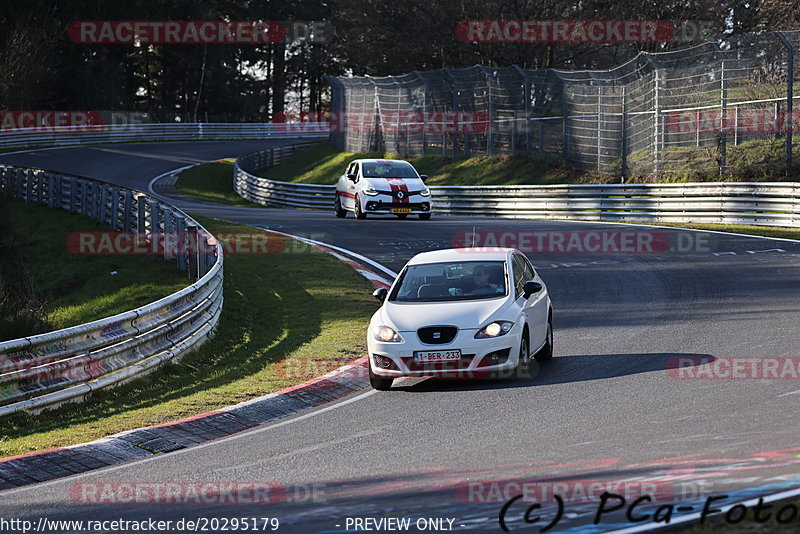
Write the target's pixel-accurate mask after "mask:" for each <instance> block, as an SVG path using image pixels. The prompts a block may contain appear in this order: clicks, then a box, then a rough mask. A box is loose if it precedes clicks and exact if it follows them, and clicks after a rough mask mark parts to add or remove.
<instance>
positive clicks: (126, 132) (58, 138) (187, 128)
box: [0, 122, 328, 148]
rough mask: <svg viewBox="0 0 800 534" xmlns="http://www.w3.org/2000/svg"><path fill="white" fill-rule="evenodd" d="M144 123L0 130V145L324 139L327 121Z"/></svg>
mask: <svg viewBox="0 0 800 534" xmlns="http://www.w3.org/2000/svg"><path fill="white" fill-rule="evenodd" d="M301 126H302V127H297V125H293V124H292V123H161V124H154V123H147V124H125V125H86V126H46V127H34V128H16V129H3V130H0V148H14V147H32V146H66V145H89V144H101V143H128V142H138V143H142V142H151V141H222V140H226V139H245V140H247V139H256V140H259V139H288V138H309V139H312V138H313V139H327V138H328V123H325V122H322V123H302V125H301Z"/></svg>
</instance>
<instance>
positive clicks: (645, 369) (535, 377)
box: [392, 352, 716, 392]
mask: <svg viewBox="0 0 800 534" xmlns="http://www.w3.org/2000/svg"><path fill="white" fill-rule="evenodd" d="M715 360H716V357H714V356H712V355H710V354H695V353H685V352H656V353H633V354H580V355H575V356H561V357H558V356H557V357H555V358H553V359H552V360H550V361H545V362H532V364H531V366H530V377H526V378H495V379H453V378H436V377H432V378H429V379H427V380H423V381H421V382H417V383H415V384H412V385H408V386H401V385H398V386H395V387H393V388H392V389H393V390H399V391H409V392H412V391H413V392H427V391H464V390H482V389H505V388H520V387H531V386H546V385H552V384H566V383H570V382H583V381H587V380H602V379H605V378H615V377H619V376H627V375H635V374H640V373H649V372H653V371H662V372H664V373H665V374H669V375H672V374H679V373H681V372H682V371H681V370H680V369H688V368H691V367H696V366H698V365H704V364H708V363H711V362H714V361H715Z"/></svg>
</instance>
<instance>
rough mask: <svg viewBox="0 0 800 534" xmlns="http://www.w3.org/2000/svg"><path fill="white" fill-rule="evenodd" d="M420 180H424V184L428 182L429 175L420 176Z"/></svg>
mask: <svg viewBox="0 0 800 534" xmlns="http://www.w3.org/2000/svg"><path fill="white" fill-rule="evenodd" d="M419 178H420V180H422V183H423V184H424V183H425V182H427V181H428V175H427V174H420V175H419Z"/></svg>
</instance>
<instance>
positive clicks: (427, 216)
mask: <svg viewBox="0 0 800 534" xmlns="http://www.w3.org/2000/svg"><path fill="white" fill-rule="evenodd" d="M419 220H420V221H429V220H431V214H430V213H420V214H419Z"/></svg>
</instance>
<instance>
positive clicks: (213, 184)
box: [175, 159, 263, 208]
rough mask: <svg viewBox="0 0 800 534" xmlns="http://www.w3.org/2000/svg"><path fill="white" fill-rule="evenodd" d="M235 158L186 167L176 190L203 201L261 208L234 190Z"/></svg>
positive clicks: (176, 184) (179, 177) (180, 175)
mask: <svg viewBox="0 0 800 534" xmlns="http://www.w3.org/2000/svg"><path fill="white" fill-rule="evenodd" d="M233 162H234V160H233V159H224V160H220V161H216V162H214V163H209V164H207V165H200V166H198V167H192V168H189V169H186V170H185V171H183V172H181V173H180V174H179V175H178V181H177V182H175V190H176V191H177V192H178V193H179V194H181V195H185V196H188V197H191V198H193V199H195V200H200V201H202V202H212V203H214V204H224V205H226V206H245V207H250V208H261V207H263V206H261V205H260V204H256V203H255V202H250V201H249V200H245V199H243V198H242V197H240V196H239V195H237V194H236V192H235V191H234V190H233Z"/></svg>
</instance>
